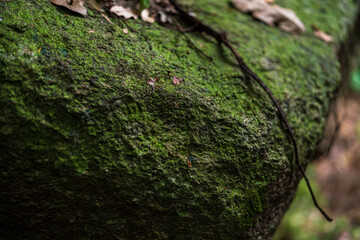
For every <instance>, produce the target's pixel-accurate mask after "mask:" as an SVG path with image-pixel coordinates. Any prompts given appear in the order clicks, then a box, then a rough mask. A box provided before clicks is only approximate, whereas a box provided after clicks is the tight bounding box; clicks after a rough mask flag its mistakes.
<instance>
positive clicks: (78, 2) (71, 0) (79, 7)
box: [50, 0, 87, 16]
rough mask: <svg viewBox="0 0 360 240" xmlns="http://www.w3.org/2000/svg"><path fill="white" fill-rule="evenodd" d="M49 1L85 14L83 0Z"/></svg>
mask: <svg viewBox="0 0 360 240" xmlns="http://www.w3.org/2000/svg"><path fill="white" fill-rule="evenodd" d="M50 2H52V3H54V4H56V5H59V6H63V7H66V8H68V9H70V10H71V11H73V12H77V13H80V14H81V15H84V16H86V15H87V10H86V7H85V6H84V1H82V0H50Z"/></svg>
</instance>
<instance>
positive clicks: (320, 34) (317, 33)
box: [314, 30, 333, 43]
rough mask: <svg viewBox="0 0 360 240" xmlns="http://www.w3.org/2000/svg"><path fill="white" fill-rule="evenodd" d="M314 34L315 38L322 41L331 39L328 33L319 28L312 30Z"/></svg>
mask: <svg viewBox="0 0 360 240" xmlns="http://www.w3.org/2000/svg"><path fill="white" fill-rule="evenodd" d="M314 36H315V37H317V38H320V39H321V40H323V41H324V42H327V43H329V42H332V41H333V37H332V36H330V35H329V34H326V33H324V32H323V31H321V30H316V31H314Z"/></svg>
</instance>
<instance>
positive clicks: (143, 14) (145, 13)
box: [140, 9, 155, 23]
mask: <svg viewBox="0 0 360 240" xmlns="http://www.w3.org/2000/svg"><path fill="white" fill-rule="evenodd" d="M140 16H141V19H142V20H143V21H144V22H148V23H154V22H155V18H153V17H151V16H150V12H149V10H148V9H144V10H142V12H141V14H140Z"/></svg>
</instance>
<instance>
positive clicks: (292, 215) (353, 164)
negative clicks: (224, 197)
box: [274, 93, 360, 240]
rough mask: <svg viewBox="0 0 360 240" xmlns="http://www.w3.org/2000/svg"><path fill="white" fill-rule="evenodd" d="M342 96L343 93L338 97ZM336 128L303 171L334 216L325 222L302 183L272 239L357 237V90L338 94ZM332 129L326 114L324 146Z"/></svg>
mask: <svg viewBox="0 0 360 240" xmlns="http://www.w3.org/2000/svg"><path fill="white" fill-rule="evenodd" d="M341 95H343V96H341ZM336 109H337V117H338V119H339V120H340V122H341V124H340V128H339V129H338V133H337V134H336V137H335V138H334V141H333V144H332V146H331V148H330V149H329V151H328V154H326V147H324V146H322V148H324V149H323V151H324V150H325V151H324V152H325V154H323V156H320V157H318V158H316V159H315V161H314V162H313V163H312V164H310V165H309V167H308V169H307V173H308V175H309V176H310V178H311V179H312V180H313V184H314V185H316V186H315V188H316V195H318V196H319V197H320V201H321V202H323V203H324V204H325V206H326V209H327V210H328V211H329V212H331V214H332V216H333V217H334V219H335V220H334V222H333V223H327V222H326V221H325V220H324V219H322V216H321V215H319V214H318V213H317V212H316V211H315V210H314V208H313V206H312V205H311V202H310V200H309V198H308V193H306V188H305V184H304V182H302V183H301V184H300V186H299V189H298V192H297V195H296V197H295V200H294V202H293V203H292V205H291V207H290V209H289V211H288V212H287V213H286V215H285V217H284V219H283V220H282V223H281V224H280V226H279V228H278V231H277V233H276V235H275V238H274V239H276V240H291V239H296V240H301V239H304V240H305V239H307V240H309V239H313V240H320V239H321V240H323V239H329V240H330V239H331V240H332V239H336V240H356V239H360V204H359V202H360V201H359V200H360V93H352V94H347V95H346V96H345V94H340V99H339V100H338V102H337V107H336ZM334 129H335V122H334V117H333V116H332V117H331V116H330V118H329V121H328V127H327V130H326V131H325V135H324V140H323V143H324V142H325V146H326V145H328V144H329V142H330V141H331V138H332V137H333V133H334Z"/></svg>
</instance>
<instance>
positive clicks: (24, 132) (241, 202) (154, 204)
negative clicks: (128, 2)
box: [0, 0, 352, 239]
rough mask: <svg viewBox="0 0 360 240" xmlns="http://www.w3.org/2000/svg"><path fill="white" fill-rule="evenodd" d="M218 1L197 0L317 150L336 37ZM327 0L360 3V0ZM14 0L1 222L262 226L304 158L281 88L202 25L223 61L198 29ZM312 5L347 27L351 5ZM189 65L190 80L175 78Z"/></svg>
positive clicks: (134, 234)
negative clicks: (284, 120) (284, 177)
mask: <svg viewBox="0 0 360 240" xmlns="http://www.w3.org/2000/svg"><path fill="white" fill-rule="evenodd" d="M182 2H183V3H189V2H186V1H182ZM206 2H208V1H196V2H192V7H193V9H194V11H195V12H196V13H197V14H198V16H199V18H201V19H204V20H205V21H206V22H207V23H208V24H211V25H212V26H214V27H215V28H216V29H223V30H225V31H227V32H228V34H229V37H230V39H231V41H232V42H233V43H234V44H235V46H236V48H237V49H238V50H239V52H240V53H241V54H242V56H243V57H244V59H245V61H246V62H247V63H248V64H249V65H250V67H252V68H253V69H254V70H255V71H256V73H258V74H259V76H261V77H262V78H263V80H264V82H265V83H266V84H267V85H268V86H269V87H270V88H271V89H272V90H273V92H274V94H275V96H276V97H277V98H278V99H279V101H280V102H281V104H282V106H283V108H284V110H285V113H286V115H287V116H288V118H289V122H290V124H291V125H292V126H296V128H295V129H294V130H295V134H296V137H297V139H298V141H299V145H300V149H301V157H302V161H303V162H306V160H305V159H306V158H305V157H306V156H307V155H308V154H309V153H310V152H311V150H312V149H314V147H315V144H316V140H317V139H319V138H320V137H321V133H322V128H323V126H324V119H325V115H326V113H327V108H328V105H329V99H330V98H331V96H332V92H333V90H334V89H335V87H336V86H337V84H338V82H339V73H338V69H337V68H338V66H337V61H336V56H335V53H334V51H333V48H332V47H331V46H329V45H327V44H325V43H323V42H321V41H320V40H318V39H316V38H314V37H313V36H312V35H311V33H307V34H305V35H302V36H297V35H290V34H287V33H284V32H280V31H278V30H277V29H276V28H270V27H267V26H265V25H263V24H261V23H259V22H256V21H253V19H252V18H251V17H249V16H246V15H242V14H240V13H239V12H237V11H235V10H233V9H231V8H229V7H228V5H227V3H226V1H223V2H218V1H210V4H206ZM289 2H291V4H297V6H298V5H300V4H301V3H299V1H289ZM327 2H336V3H338V4H340V2H342V4H343V5H342V6H345V7H346V9H351V10H352V8H351V6H352V5H351V4H350V2H349V1H345V2H346V3H347V4H345V2H344V1H327ZM1 4H2V5H4V8H3V9H1V10H0V14H1V17H3V20H2V21H1V22H0V25H1V27H0V78H1V79H2V80H1V88H0V101H1V106H2V107H1V108H0V111H1V112H0V123H1V126H2V127H1V131H0V134H1V135H0V136H1V143H0V146H1V149H2V150H1V157H0V158H1V161H0V168H1V169H2V170H1V171H2V176H3V177H2V178H1V187H2V188H4V189H8V190H7V191H4V192H2V195H1V197H2V200H3V202H4V204H3V205H4V208H2V210H1V211H2V212H1V213H2V215H4V216H9V218H12V222H11V224H9V227H8V229H1V233H0V234H6V235H7V236H8V237H9V236H10V237H11V236H15V235H16V234H20V235H21V234H22V233H24V234H26V236H27V237H28V238H35V236H36V238H37V239H41V238H45V236H49V235H54V236H55V235H57V236H58V237H67V238H69V237H70V238H103V237H104V236H105V235H104V234H106V236H107V237H109V238H118V237H120V238H122V239H234V238H240V237H244V236H247V234H248V231H249V229H250V228H251V227H253V226H254V223H256V221H257V218H258V216H259V214H260V213H261V212H262V211H263V210H264V208H265V202H266V201H267V199H266V194H265V192H266V189H267V188H268V187H269V186H270V184H271V183H272V182H274V181H275V180H277V178H278V176H279V175H280V174H281V173H282V172H284V171H286V170H287V169H288V168H289V167H290V166H291V164H292V163H291V162H292V161H293V160H292V159H293V157H292V146H291V145H290V144H289V139H288V136H287V134H286V132H285V131H284V129H283V127H282V124H281V123H280V121H279V120H278V118H277V115H276V112H275V110H274V107H273V106H272V104H271V103H270V101H269V99H268V98H267V97H266V95H265V94H264V93H263V92H262V90H261V89H260V88H259V87H258V86H257V85H256V84H253V83H251V82H248V81H246V80H245V79H244V78H243V77H242V75H241V73H240V72H239V69H238V68H237V67H236V65H234V60H233V58H232V57H231V55H230V53H229V52H228V51H227V50H226V49H223V48H222V47H219V46H218V45H217V44H216V42H215V41H214V40H213V39H210V38H207V37H205V36H204V35H202V34H200V33H193V34H189V37H190V38H191V39H192V40H193V41H194V43H195V44H196V45H197V46H200V48H201V49H202V50H203V51H204V52H205V53H206V54H207V55H209V56H211V57H212V58H214V61H213V62H209V61H208V60H207V59H206V58H204V57H203V56H202V55H201V54H200V53H199V52H197V51H196V50H195V49H192V48H191V45H190V44H189V43H188V42H187V39H186V37H185V36H183V34H181V33H179V32H177V31H176V30H174V29H172V28H167V27H165V26H160V25H158V24H153V25H148V24H146V23H143V22H140V21H134V20H129V21H127V22H126V24H124V23H123V22H122V21H121V20H118V19H112V21H113V22H114V24H113V25H111V24H110V23H108V22H107V21H106V20H105V19H103V18H102V17H101V16H99V15H98V14H97V13H95V12H94V13H93V14H92V15H91V17H88V18H83V17H80V16H77V15H75V14H73V13H71V12H69V11H67V10H66V9H63V8H59V7H57V6H55V5H52V4H51V3H50V2H49V1H31V0H27V1H6V2H4V1H1ZM291 4H290V3H289V6H292V5H291ZM306 4H308V5H309V4H310V2H306ZM311 6H313V7H315V8H316V9H320V8H321V9H323V8H325V9H326V11H328V12H326V14H321V15H325V16H328V17H329V18H330V17H331V18H334V19H338V20H339V22H338V21H335V20H334V24H333V25H332V27H331V29H330V28H329V29H326V30H329V31H330V30H331V31H332V30H333V31H334V33H333V34H334V36H335V37H336V36H342V35H341V34H340V32H341V29H342V28H343V27H344V24H343V20H341V19H345V18H344V17H342V13H343V12H342V11H343V10H342V8H341V9H338V10H333V9H332V6H330V7H326V6H327V5H326V4H324V5H321V6H320V5H318V4H315V3H314V5H311ZM299 15H302V16H304V21H305V24H306V25H307V26H309V25H310V24H311V22H310V20H308V19H307V18H306V17H305V13H301V12H300V13H299ZM314 19H316V20H318V19H320V17H314ZM340 20H341V21H340ZM319 26H321V27H322V25H320V23H319ZM123 28H129V32H130V33H129V34H124V33H123V31H122V29H123ZM90 30H92V31H94V33H91V32H90ZM145 36H146V37H145ZM284 46H286V47H284ZM174 75H175V76H177V77H180V78H183V79H184V83H183V84H179V85H173V84H172V79H171V76H174ZM150 78H157V81H156V82H155V85H156V88H152V86H150V85H149V84H148V83H147V81H148V80H149V79H150ZM189 162H190V163H189ZM235 193H236V194H235ZM34 206H36V207H35V208H34ZM6 209H15V210H14V211H12V212H10V211H9V210H6ZM34 209H36V210H34ZM29 216H32V217H29ZM49 219H50V220H51V221H52V222H51V221H50V222H49ZM19 226H20V227H19ZM39 226H40V227H39ZM64 226H66V227H64ZM19 228H22V230H23V231H18V229H19ZM63 228H65V230H64V229H63ZM24 236H25V235H24Z"/></svg>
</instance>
